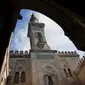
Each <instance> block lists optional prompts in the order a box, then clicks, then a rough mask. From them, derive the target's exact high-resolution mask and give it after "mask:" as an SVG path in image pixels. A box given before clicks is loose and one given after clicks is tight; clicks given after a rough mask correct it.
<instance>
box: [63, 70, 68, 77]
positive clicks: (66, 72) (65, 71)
mask: <svg viewBox="0 0 85 85" xmlns="http://www.w3.org/2000/svg"><path fill="white" fill-rule="evenodd" d="M64 72H65V74H66V76H67V77H69V76H68V73H67V71H66V69H64Z"/></svg>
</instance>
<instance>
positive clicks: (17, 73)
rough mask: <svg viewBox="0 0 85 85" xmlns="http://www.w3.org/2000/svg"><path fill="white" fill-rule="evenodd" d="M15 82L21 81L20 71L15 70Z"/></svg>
mask: <svg viewBox="0 0 85 85" xmlns="http://www.w3.org/2000/svg"><path fill="white" fill-rule="evenodd" d="M14 83H19V72H15V77H14Z"/></svg>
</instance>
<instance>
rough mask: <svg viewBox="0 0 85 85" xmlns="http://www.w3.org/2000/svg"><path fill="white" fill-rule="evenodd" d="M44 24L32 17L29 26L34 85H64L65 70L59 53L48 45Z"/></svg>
mask: <svg viewBox="0 0 85 85" xmlns="http://www.w3.org/2000/svg"><path fill="white" fill-rule="evenodd" d="M44 27H45V24H44V23H40V22H39V20H38V19H37V18H36V17H35V16H34V14H32V15H31V18H30V22H29V26H28V35H27V36H28V37H29V38H30V44H31V50H30V53H29V56H30V58H31V59H30V60H31V73H32V85H64V83H63V70H62V68H61V65H60V64H59V60H58V57H57V56H56V53H57V51H56V50H51V49H50V47H49V45H48V44H47V41H46V38H45V33H44Z"/></svg>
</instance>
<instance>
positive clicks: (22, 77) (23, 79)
mask: <svg viewBox="0 0 85 85" xmlns="http://www.w3.org/2000/svg"><path fill="white" fill-rule="evenodd" d="M24 82H25V72H24V71H22V73H21V83H24Z"/></svg>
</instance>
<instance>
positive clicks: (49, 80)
mask: <svg viewBox="0 0 85 85" xmlns="http://www.w3.org/2000/svg"><path fill="white" fill-rule="evenodd" d="M44 82H45V85H54V83H53V79H52V76H48V75H45V76H44Z"/></svg>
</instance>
